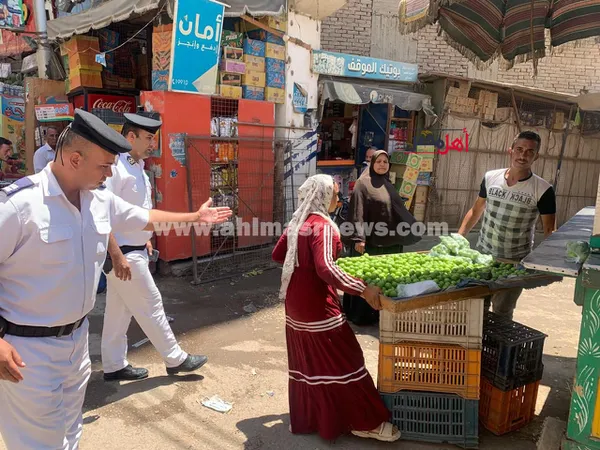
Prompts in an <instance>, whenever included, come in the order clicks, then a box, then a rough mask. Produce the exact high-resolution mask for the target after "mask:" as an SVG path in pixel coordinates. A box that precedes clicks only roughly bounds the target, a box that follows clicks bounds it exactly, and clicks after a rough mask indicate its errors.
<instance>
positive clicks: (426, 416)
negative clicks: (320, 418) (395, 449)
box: [339, 238, 562, 449]
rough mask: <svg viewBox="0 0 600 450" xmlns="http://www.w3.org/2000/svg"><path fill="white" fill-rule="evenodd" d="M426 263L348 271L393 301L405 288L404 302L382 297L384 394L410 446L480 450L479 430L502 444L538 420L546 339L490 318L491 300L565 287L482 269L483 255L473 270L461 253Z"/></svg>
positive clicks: (388, 263) (413, 257)
mask: <svg viewBox="0 0 600 450" xmlns="http://www.w3.org/2000/svg"><path fill="white" fill-rule="evenodd" d="M453 239H457V238H453ZM460 239H464V238H460ZM460 239H459V240H460ZM442 242H443V241H442ZM445 245H446V244H445ZM463 245H464V243H463ZM467 245H468V244H467ZM448 247H449V246H448ZM434 249H435V247H434ZM438 251H439V247H438ZM427 253H429V252H418V253H409V254H406V253H404V254H401V255H385V256H376V257H369V258H368V259H366V260H364V261H360V258H359V259H354V258H353V261H339V265H340V267H342V269H343V270H346V271H348V273H350V274H351V275H354V276H358V277H360V278H362V279H364V280H365V281H367V283H370V284H376V285H378V286H379V287H381V288H382V289H383V290H384V293H387V294H393V293H394V289H393V286H394V285H395V283H399V286H398V288H397V291H396V292H397V293H398V294H399V295H402V296H403V298H390V297H388V296H386V295H384V294H382V295H380V301H381V303H382V306H383V311H382V312H381V315H380V321H379V331H380V333H379V370H378V377H377V387H378V390H379V392H380V395H381V397H382V400H383V401H384V403H385V404H386V406H387V407H388V409H389V410H390V411H391V413H392V422H393V423H394V425H396V426H398V428H399V429H400V431H401V432H402V436H403V439H407V440H410V441H423V442H432V443H440V444H453V445H456V446H459V447H462V448H467V449H471V448H473V449H475V448H478V446H479V421H480V420H481V423H482V424H483V425H484V426H485V427H486V428H487V429H489V430H491V431H492V432H493V433H495V434H498V435H502V434H506V433H508V432H511V431H514V430H516V429H518V428H520V427H522V426H524V425H526V424H527V423H529V422H530V421H531V419H532V418H533V415H534V410H535V399H536V397H537V392H538V386H539V380H540V379H541V376H542V371H543V365H542V353H543V341H544V339H545V335H544V334H543V333H540V332H538V331H536V330H532V329H529V328H527V327H525V326H523V325H520V324H517V323H515V322H512V321H508V320H505V319H501V318H498V316H496V315H494V314H491V313H490V314H485V315H484V311H483V310H484V301H483V299H484V298H485V297H486V296H488V295H491V294H493V293H495V292H497V291H499V290H502V289H509V288H513V287H523V288H534V287H539V286H544V285H547V284H550V283H552V282H555V281H558V280H561V279H562V277H561V276H556V275H554V274H546V273H537V272H526V271H524V270H517V269H516V268H515V267H514V266H515V262H511V261H495V262H494V264H492V265H490V264H489V262H485V263H475V261H479V258H480V256H481V255H480V254H478V253H477V252H475V254H473V256H472V257H473V259H472V261H473V265H470V264H469V262H465V261H462V262H460V261H459V260H460V255H459V254H457V253H453V255H455V256H458V259H456V260H454V259H452V258H450V259H451V261H452V262H450V263H448V260H445V258H435V260H429V258H428V257H427ZM434 253H435V252H434V251H432V252H431V254H432V255H433V256H435V255H434ZM464 254H468V252H466V253H464ZM361 258H364V257H361ZM486 258H487V260H488V261H490V260H489V257H486ZM457 261H458V262H457ZM497 263H501V264H497ZM448 264H450V266H448ZM507 276H508V277H507ZM433 280H435V284H434V283H433V282H432V281H433ZM426 286H427V287H426ZM440 287H441V289H439V288H440ZM417 292H429V293H424V294H421V295H414V294H416V293H417ZM515 336H517V338H516V339H515V338H514V337H515ZM522 336H526V340H522V339H520V337H522ZM513 397H515V398H516V399H517V400H522V402H521V401H512V399H513ZM509 400H510V401H509ZM521 404H522V406H520V405H521ZM432 411H435V414H433V415H432V414H431V413H432Z"/></svg>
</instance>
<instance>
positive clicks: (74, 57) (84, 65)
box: [68, 52, 104, 72]
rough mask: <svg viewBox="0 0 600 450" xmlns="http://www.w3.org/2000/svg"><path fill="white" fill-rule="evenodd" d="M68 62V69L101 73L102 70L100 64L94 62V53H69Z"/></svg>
mask: <svg viewBox="0 0 600 450" xmlns="http://www.w3.org/2000/svg"><path fill="white" fill-rule="evenodd" d="M68 60H69V69H70V68H76V67H78V68H80V69H85V70H92V71H96V72H102V69H103V68H104V67H103V66H102V64H98V63H97V62H96V53H92V52H85V53H71V54H70V55H69V56H68Z"/></svg>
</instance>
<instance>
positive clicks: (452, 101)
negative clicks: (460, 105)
mask: <svg viewBox="0 0 600 450" xmlns="http://www.w3.org/2000/svg"><path fill="white" fill-rule="evenodd" d="M457 101H458V95H446V105H456V102H457Z"/></svg>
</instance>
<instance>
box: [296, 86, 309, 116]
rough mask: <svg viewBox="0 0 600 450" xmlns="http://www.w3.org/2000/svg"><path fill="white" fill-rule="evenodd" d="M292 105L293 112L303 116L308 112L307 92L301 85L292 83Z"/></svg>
mask: <svg viewBox="0 0 600 450" xmlns="http://www.w3.org/2000/svg"><path fill="white" fill-rule="evenodd" d="M292 105H293V107H294V111H295V112H297V113H300V114H304V113H306V111H307V110H308V91H307V90H306V88H305V87H304V86H302V85H301V84H298V83H294V96H293V99H292Z"/></svg>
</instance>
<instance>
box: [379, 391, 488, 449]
mask: <svg viewBox="0 0 600 450" xmlns="http://www.w3.org/2000/svg"><path fill="white" fill-rule="evenodd" d="M380 395H381V398H382V400H383V402H384V403H385V405H386V406H387V408H388V409H389V410H390V411H391V413H392V423H393V424H394V425H396V426H397V427H398V429H399V430H400V432H401V433H402V438H401V439H403V440H407V441H421V442H432V443H436V444H452V445H456V446H458V447H462V448H468V449H476V448H479V401H478V400H465V399H464V398H462V397H459V396H458V395H454V394H438V393H433V392H414V391H402V392H398V393H396V394H380Z"/></svg>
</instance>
